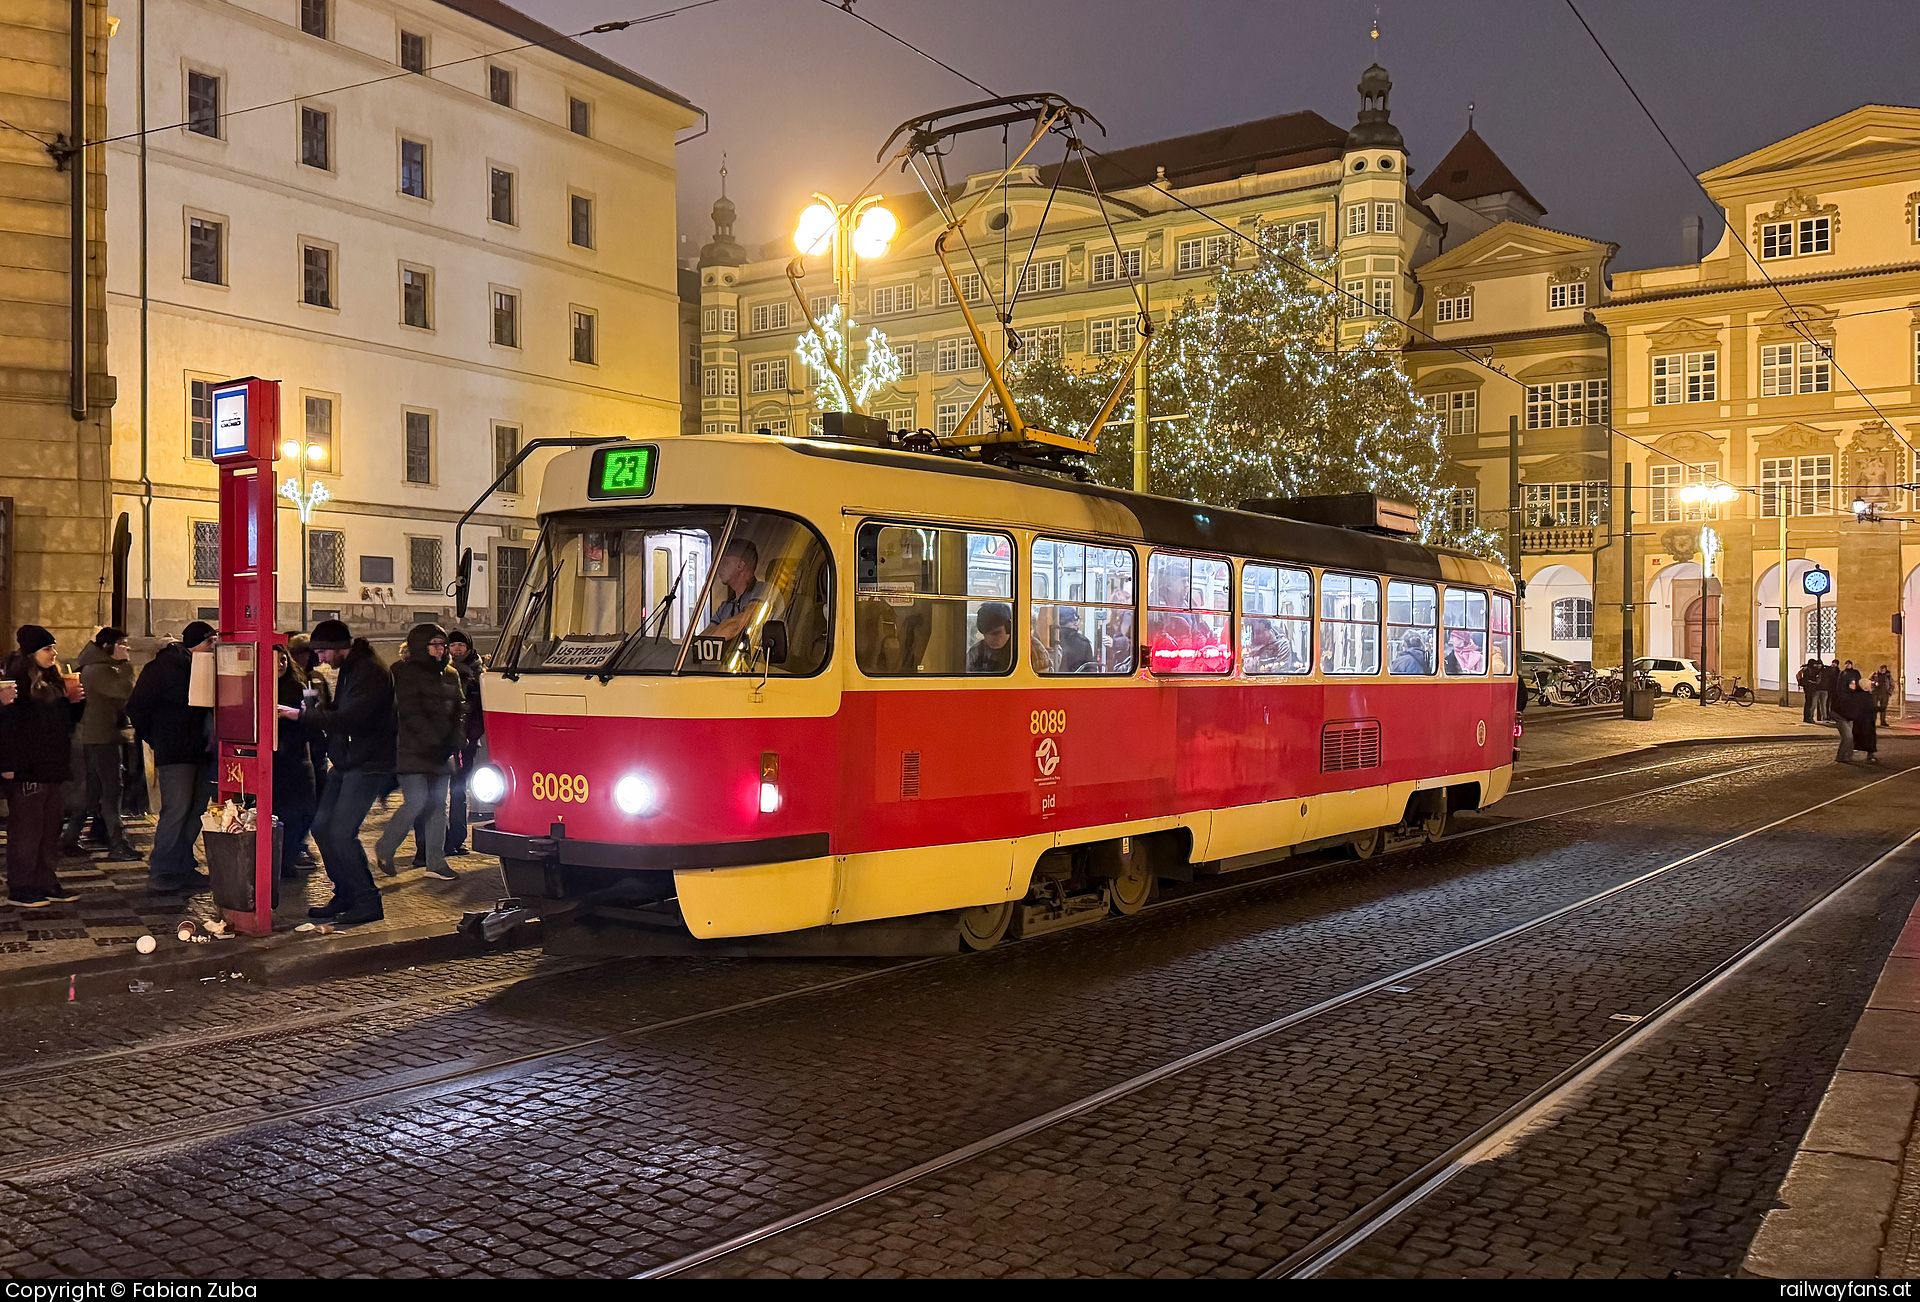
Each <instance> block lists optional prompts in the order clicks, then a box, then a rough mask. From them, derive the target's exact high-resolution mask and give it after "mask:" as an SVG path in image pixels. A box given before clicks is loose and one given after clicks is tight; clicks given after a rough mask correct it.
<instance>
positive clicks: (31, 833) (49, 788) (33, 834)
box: [0, 624, 86, 909]
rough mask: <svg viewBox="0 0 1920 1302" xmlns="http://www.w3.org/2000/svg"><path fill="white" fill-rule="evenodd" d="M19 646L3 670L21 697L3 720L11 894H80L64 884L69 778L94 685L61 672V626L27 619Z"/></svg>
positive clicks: (39, 899) (26, 904) (63, 897)
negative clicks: (77, 731) (56, 635)
mask: <svg viewBox="0 0 1920 1302" xmlns="http://www.w3.org/2000/svg"><path fill="white" fill-rule="evenodd" d="M15 640H16V641H17V642H18V643H19V649H18V650H16V651H15V652H14V653H13V654H12V655H11V656H9V657H7V661H6V663H5V665H4V666H0V674H4V675H5V676H6V678H7V679H8V680H9V681H10V682H11V683H12V685H13V693H14V699H13V704H11V705H9V706H6V707H5V715H6V721H5V726H4V727H0V779H4V780H5V781H6V783H7V808H8V815H7V895H8V897H9V898H10V899H11V900H12V901H13V903H14V904H15V905H16V906H17V907H19V908H23V909H43V908H45V907H46V906H47V905H49V904H53V903H56V902H60V903H64V902H65V901H68V900H72V899H74V898H75V895H74V893H73V892H72V891H70V890H68V889H67V888H65V887H63V886H61V884H60V878H59V875H58V873H57V872H55V866H56V865H57V864H58V863H59V862H60V828H61V825H62V823H63V822H64V820H65V817H66V785H67V783H68V782H69V781H70V780H71V779H72V777H73V726H74V724H75V722H76V721H77V720H78V719H79V717H80V711H81V708H82V706H81V703H82V701H83V700H84V699H85V696H86V691H85V689H84V688H82V687H81V685H80V680H79V679H78V678H71V679H69V678H68V677H67V676H66V675H64V674H62V673H61V672H60V667H59V658H60V656H59V649H58V648H57V647H56V646H55V644H54V639H53V634H51V633H49V632H47V630H46V629H44V628H42V627H40V625H38V624H23V625H21V627H20V630H19V632H18V633H16V634H15Z"/></svg>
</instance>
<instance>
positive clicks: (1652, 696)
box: [1626, 687, 1660, 720]
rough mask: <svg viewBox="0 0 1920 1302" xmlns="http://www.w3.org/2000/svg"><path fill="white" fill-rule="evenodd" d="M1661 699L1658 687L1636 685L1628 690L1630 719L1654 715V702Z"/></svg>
mask: <svg viewBox="0 0 1920 1302" xmlns="http://www.w3.org/2000/svg"><path fill="white" fill-rule="evenodd" d="M1659 699H1660V689H1659V688H1657V687H1635V688H1633V689H1631V690H1630V691H1628V692H1627V714H1626V717H1627V718H1629V719H1640V720H1647V719H1651V718H1652V717H1653V703H1654V702H1655V701H1657V700H1659Z"/></svg>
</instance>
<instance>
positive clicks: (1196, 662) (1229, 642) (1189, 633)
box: [1147, 552, 1233, 674]
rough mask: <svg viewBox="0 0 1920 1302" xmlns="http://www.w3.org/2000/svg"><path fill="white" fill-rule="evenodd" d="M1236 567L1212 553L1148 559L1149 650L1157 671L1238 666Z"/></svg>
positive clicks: (1159, 554) (1164, 554)
mask: <svg viewBox="0 0 1920 1302" xmlns="http://www.w3.org/2000/svg"><path fill="white" fill-rule="evenodd" d="M1232 614H1233V566H1231V565H1230V564H1228V563H1227V562H1226V561H1224V560H1220V559H1218V558H1216V557H1212V556H1177V555H1172V554H1170V553H1167V552H1154V553H1153V554H1152V555H1151V556H1149V557H1148V558H1147V649H1148V655H1149V663H1150V664H1151V665H1152V667H1153V672H1155V673H1156V674H1224V673H1226V672H1228V671H1229V670H1231V669H1232V668H1233V639H1232V636H1231V635H1230V634H1229V633H1228V631H1227V626H1228V624H1229V623H1230V622H1231V618H1232Z"/></svg>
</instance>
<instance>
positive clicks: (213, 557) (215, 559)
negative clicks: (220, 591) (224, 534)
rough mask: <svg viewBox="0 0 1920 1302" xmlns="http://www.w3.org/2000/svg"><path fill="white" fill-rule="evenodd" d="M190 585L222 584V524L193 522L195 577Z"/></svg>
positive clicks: (202, 521)
mask: <svg viewBox="0 0 1920 1302" xmlns="http://www.w3.org/2000/svg"><path fill="white" fill-rule="evenodd" d="M187 582H189V583H196V584H206V585H207V586H209V587H211V586H212V585H214V584H217V583H219V582H220V522H219V521H218V520H195V521H194V522H193V577H192V578H190V579H188V580H187Z"/></svg>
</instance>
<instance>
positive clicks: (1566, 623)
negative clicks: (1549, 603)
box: [1550, 597, 1593, 642]
mask: <svg viewBox="0 0 1920 1302" xmlns="http://www.w3.org/2000/svg"><path fill="white" fill-rule="evenodd" d="M1550 636H1551V637H1552V639H1553V641H1555V642H1586V641H1589V640H1590V639H1591V638H1592V637H1593V601H1592V599H1591V598H1588V597H1556V598H1555V599H1554V602H1553V631H1552V633H1551V635H1550Z"/></svg>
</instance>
